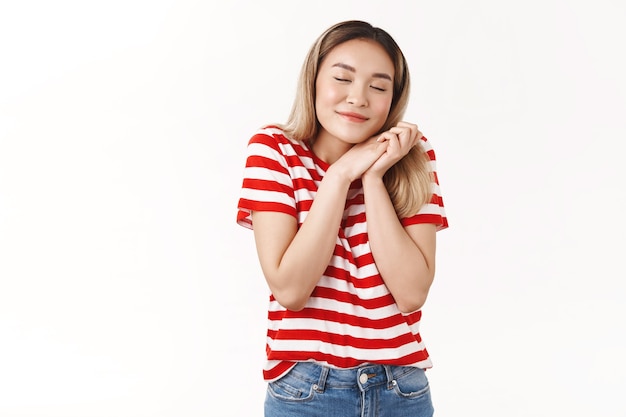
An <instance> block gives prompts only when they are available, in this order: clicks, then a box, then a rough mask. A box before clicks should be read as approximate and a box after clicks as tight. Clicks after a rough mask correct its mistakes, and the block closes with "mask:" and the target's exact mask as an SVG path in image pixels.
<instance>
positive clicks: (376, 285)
mask: <svg viewBox="0 0 626 417" xmlns="http://www.w3.org/2000/svg"><path fill="white" fill-rule="evenodd" d="M421 145H422V147H423V148H424V150H425V152H427V154H428V155H429V157H430V161H431V169H432V172H433V174H434V175H433V178H434V182H433V184H432V191H433V197H432V199H431V201H430V203H429V204H426V205H425V206H424V207H423V208H422V209H421V210H420V211H419V213H417V214H416V215H414V216H411V217H408V218H404V219H401V222H402V224H403V225H404V226H408V225H411V224H417V223H433V224H436V225H437V228H438V230H441V229H444V228H446V227H448V221H447V218H446V214H445V210H444V207H443V200H442V198H441V193H440V189H439V183H438V179H437V175H436V171H435V154H434V152H433V149H432V147H431V146H430V143H429V142H428V141H427V140H426V138H423V139H422V142H421ZM247 150H248V155H247V160H246V167H245V170H244V175H243V177H244V178H243V185H242V190H241V198H240V200H239V204H238V213H237V223H239V224H240V225H242V226H245V227H248V228H252V226H253V225H252V219H251V216H250V213H251V211H276V212H281V213H286V214H288V215H291V216H294V217H295V218H296V219H297V221H298V226H300V225H302V223H303V222H304V220H305V219H306V216H307V213H308V210H309V208H310V207H311V204H312V201H313V199H314V198H315V193H316V191H317V189H318V187H319V184H320V182H321V181H322V178H323V177H324V173H325V172H326V170H327V169H328V167H329V164H327V163H326V162H324V161H322V160H321V159H319V158H317V157H316V156H315V154H313V152H312V151H311V149H310V147H309V146H308V145H307V143H305V142H300V141H295V140H292V139H289V138H287V137H285V136H284V134H283V131H282V130H281V129H279V128H278V127H275V126H268V127H265V128H263V129H261V130H259V131H258V132H257V133H256V134H255V135H254V136H253V137H252V138H251V139H250V141H249V144H248V148H247ZM345 207H346V208H345V211H344V215H343V220H342V223H341V227H340V229H339V230H338V234H337V242H336V245H335V250H334V253H333V256H332V259H331V262H330V264H329V265H328V268H327V269H326V271H325V272H324V274H323V275H322V276H321V277H320V280H319V281H318V283H317V286H316V287H315V289H314V290H313V293H312V294H311V296H310V298H309V300H308V301H307V303H306V305H305V307H304V308H303V309H302V310H300V311H291V310H287V309H285V308H284V307H282V306H281V305H280V304H279V303H278V302H277V301H276V300H275V299H274V297H273V296H271V295H270V299H269V309H268V329H267V345H266V351H267V361H266V364H265V367H264V369H263V377H264V379H265V380H266V381H273V380H276V379H278V378H280V377H281V376H282V375H284V374H285V373H286V372H288V371H289V369H291V367H292V366H294V365H295V363H296V362H299V361H314V362H317V363H319V364H322V365H327V366H331V367H337V368H351V367H355V366H359V365H361V364H363V363H378V364H388V365H402V366H416V367H419V368H430V367H431V366H432V363H431V360H430V357H429V355H428V352H427V350H426V347H425V345H424V343H423V342H422V338H421V336H420V333H419V324H420V318H421V315H422V313H421V310H417V311H414V312H412V313H406V314H404V313H402V312H401V311H400V310H399V309H398V307H397V305H396V303H395V301H394V299H393V297H392V295H391V293H390V292H389V290H388V289H387V287H386V286H385V284H384V282H383V280H382V277H381V276H380V273H379V272H378V269H377V268H376V264H375V263H374V259H373V256H372V252H371V249H370V246H369V243H368V240H367V223H366V221H365V205H364V199H363V188H362V185H361V181H360V180H357V181H354V182H353V183H352V184H351V186H350V189H349V191H348V195H347V198H346V205H345Z"/></svg>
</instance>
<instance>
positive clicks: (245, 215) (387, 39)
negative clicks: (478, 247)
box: [237, 21, 448, 417]
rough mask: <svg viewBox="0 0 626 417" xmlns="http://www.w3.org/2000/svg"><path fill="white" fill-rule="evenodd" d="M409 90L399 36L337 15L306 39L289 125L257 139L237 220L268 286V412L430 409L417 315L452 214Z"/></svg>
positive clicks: (421, 412)
mask: <svg viewBox="0 0 626 417" xmlns="http://www.w3.org/2000/svg"><path fill="white" fill-rule="evenodd" d="M408 98H409V71H408V67H407V63H406V60H405V58H404V55H403V54H402V52H401V50H400V49H399V47H398V45H397V44H396V42H395V41H394V40H393V39H392V37H391V36H390V35H389V34H388V33H387V32H385V31H384V30H382V29H380V28H375V27H373V26H371V25H370V24H369V23H366V22H361V21H346V22H341V23H338V24H336V25H334V26H332V27H331V28H329V29H328V30H326V31H325V32H324V33H323V34H322V35H321V36H320V37H319V38H318V39H317V41H316V42H315V43H314V44H313V46H312V47H311V49H310V51H309V53H308V55H307V57H306V60H305V62H304V65H303V67H302V72H301V75H300V81H299V85H298V91H297V95H296V99H295V102H294V106H293V109H292V112H291V115H290V117H289V119H288V120H287V123H286V124H284V125H270V126H266V127H264V128H262V129H261V130H259V131H258V132H257V133H256V134H255V135H254V136H253V137H252V138H251V139H250V141H249V144H248V157H247V162H246V168H245V170H244V179H243V186H242V194H241V199H240V200H239V205H238V215H237V221H238V223H239V224H240V225H242V226H245V227H249V228H253V230H254V238H255V241H256V247H257V251H258V258H259V261H260V265H261V269H262V271H263V274H264V275H265V279H266V281H267V284H268V286H269V289H270V292H271V295H270V300H269V311H268V331H267V349H266V350H267V362H266V366H265V368H264V371H263V375H264V378H265V380H266V381H267V382H268V390H267V396H266V401H265V415H266V416H268V417H270V416H271V417H277V416H290V417H297V416H324V417H330V416H341V417H350V416H355V417H357V416H366V415H367V416H369V415H372V416H374V415H375V416H402V417H406V416H430V415H432V413H433V406H432V403H431V397H430V390H429V386H428V380H427V378H426V376H425V372H424V371H425V369H427V368H429V367H431V361H430V358H429V355H428V352H427V350H426V348H425V346H424V344H423V342H422V338H421V336H420V333H419V324H420V319H421V307H422V306H423V305H424V302H425V301H426V297H427V295H428V291H429V288H430V286H431V283H432V281H433V277H434V274H435V240H436V239H435V234H436V231H437V230H441V229H443V228H446V227H447V226H448V223H447V218H446V215H445V212H444V207H443V201H442V198H441V194H440V191H439V185H438V180H437V176H436V173H435V155H434V152H433V150H432V148H431V146H430V144H429V142H428V141H427V140H426V138H425V137H423V136H422V134H421V132H420V131H419V130H418V127H417V126H416V125H415V124H412V123H408V122H405V121H403V120H402V117H403V113H404V111H405V108H406V106H407V102H408Z"/></svg>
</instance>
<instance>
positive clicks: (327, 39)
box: [281, 20, 433, 218]
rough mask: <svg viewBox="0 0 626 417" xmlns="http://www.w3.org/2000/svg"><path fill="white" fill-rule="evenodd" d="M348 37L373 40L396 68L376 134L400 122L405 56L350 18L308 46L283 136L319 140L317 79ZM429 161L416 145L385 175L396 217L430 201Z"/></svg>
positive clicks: (406, 87)
mask: <svg viewBox="0 0 626 417" xmlns="http://www.w3.org/2000/svg"><path fill="white" fill-rule="evenodd" d="M352 39H368V40H372V41H375V42H377V43H378V44H380V45H381V46H382V47H383V48H384V49H385V51H386V52H387V54H389V57H390V58H391V61H392V62H393V64H394V68H395V74H394V77H393V78H394V85H393V98H392V102H391V107H390V109H389V115H388V116H387V121H386V122H385V124H384V125H383V127H382V128H381V130H380V132H378V133H381V132H384V131H386V130H389V129H390V128H391V127H393V126H395V125H397V124H398V122H400V121H401V120H402V117H403V116H404V112H405V110H406V107H407V104H408V100H409V91H410V76H409V68H408V65H407V62H406V59H405V58H404V54H403V53H402V51H401V50H400V48H399V47H398V45H397V44H396V42H395V41H394V40H393V38H392V37H391V36H390V35H389V34H388V33H387V32H385V31H384V30H383V29H380V28H377V27H374V26H372V25H371V24H369V23H367V22H362V21H358V20H348V21H345V22H340V23H337V24H335V25H333V26H331V27H330V28H328V29H327V30H326V31H325V32H324V33H322V35H320V37H319V38H318V39H317V40H316V41H315V43H314V44H313V46H311V49H310V50H309V52H308V54H307V56H306V59H305V60H304V64H303V65H302V69H301V72H300V78H299V80H298V88H297V91H296V98H295V100H294V103H293V106H292V109H291V113H290V115H289V117H288V119H287V122H286V123H285V124H284V125H282V126H281V127H282V128H283V130H284V132H285V134H286V135H287V136H289V137H291V138H293V139H295V140H299V141H306V140H314V139H315V137H317V134H318V132H319V128H320V125H319V122H318V120H317V117H316V111H315V81H316V79H317V74H318V70H319V67H320V64H321V63H322V61H323V60H324V58H325V57H326V55H328V53H329V52H330V51H331V50H332V49H333V48H334V47H336V46H337V45H339V44H341V43H343V42H347V41H349V40H352ZM429 163H430V162H429V158H428V155H426V153H425V152H424V149H423V148H422V146H421V144H418V145H416V146H415V147H413V148H412V149H411V150H410V151H409V153H408V154H407V155H406V156H405V157H404V158H402V159H401V160H400V161H398V162H397V163H396V164H395V165H394V166H392V167H391V168H390V169H389V170H388V171H387V172H386V173H385V175H384V177H383V181H384V183H385V186H386V188H387V192H388V193H389V195H390V197H391V201H392V202H393V205H394V208H395V210H396V213H397V214H398V217H400V218H403V217H408V216H411V215H413V214H415V213H417V212H418V211H419V209H420V208H421V207H422V206H423V205H424V204H426V203H428V202H429V201H430V199H431V187H432V181H433V178H432V174H431V170H430V166H429Z"/></svg>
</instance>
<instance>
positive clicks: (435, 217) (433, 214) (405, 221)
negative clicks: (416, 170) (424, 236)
mask: <svg viewBox="0 0 626 417" xmlns="http://www.w3.org/2000/svg"><path fill="white" fill-rule="evenodd" d="M421 145H422V147H423V148H424V152H426V154H427V155H428V157H429V159H430V171H431V173H432V177H433V181H432V183H431V190H432V197H431V199H430V201H429V202H428V203H427V204H425V205H424V206H423V207H422V208H421V209H420V211H419V212H417V214H415V215H413V216H409V217H405V218H402V219H401V220H400V222H401V223H402V225H403V226H404V227H406V226H409V225H412V224H420V223H431V224H434V225H436V226H437V230H443V229H446V228H447V227H448V217H447V216H446V210H445V207H444V205H443V197H442V196H441V187H440V185H439V177H438V176H437V161H436V158H435V151H434V149H433V147H432V145H431V143H430V142H429V141H428V140H427V139H426V138H425V137H423V138H422V142H421Z"/></svg>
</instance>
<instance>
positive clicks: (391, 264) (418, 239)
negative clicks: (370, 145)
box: [363, 122, 436, 313]
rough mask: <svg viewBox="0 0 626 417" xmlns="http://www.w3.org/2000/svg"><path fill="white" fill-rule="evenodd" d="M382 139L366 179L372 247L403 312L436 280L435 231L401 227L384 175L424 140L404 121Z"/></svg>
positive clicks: (419, 302)
mask: <svg viewBox="0 0 626 417" xmlns="http://www.w3.org/2000/svg"><path fill="white" fill-rule="evenodd" d="M382 137H383V138H384V139H385V140H386V141H388V143H389V146H388V148H387V151H386V152H385V154H383V155H382V156H381V157H380V158H379V160H378V161H376V163H374V164H373V165H372V167H370V168H369V169H368V170H367V171H366V172H365V174H364V175H363V189H364V194H365V213H366V216H367V228H368V237H369V243H370V247H371V249H372V254H373V257H374V261H375V262H376V266H377V268H378V270H379V272H380V274H381V276H382V277H383V280H384V281H385V284H386V285H387V288H388V289H389V291H390V292H391V294H392V296H393V297H394V299H395V301H396V304H397V305H398V308H399V309H400V310H401V311H402V312H405V313H408V312H411V311H415V310H417V309H419V308H421V307H422V305H423V304H424V303H425V302H426V297H427V296H428V291H429V289H430V286H431V284H432V282H433V278H434V275H435V248H436V237H435V233H436V226H435V225H433V224H416V225H411V226H408V227H403V226H402V224H401V223H400V220H399V219H398V216H397V214H396V212H395V209H394V207H393V203H392V202H391V198H390V197H389V194H388V192H387V189H386V188H385V185H384V183H383V180H382V177H383V175H384V173H385V172H386V171H387V170H388V169H389V168H390V167H391V166H392V165H393V164H395V163H396V162H397V161H399V160H400V159H401V158H402V157H404V156H405V155H406V154H407V153H408V152H409V150H410V149H411V148H412V147H413V146H415V144H416V143H417V142H418V141H419V140H420V138H421V137H422V134H421V132H420V131H419V130H418V129H417V126H416V125H413V124H409V123H404V122H400V123H399V124H398V126H396V127H393V128H392V129H390V130H389V131H388V132H385V133H383V135H382Z"/></svg>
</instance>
